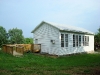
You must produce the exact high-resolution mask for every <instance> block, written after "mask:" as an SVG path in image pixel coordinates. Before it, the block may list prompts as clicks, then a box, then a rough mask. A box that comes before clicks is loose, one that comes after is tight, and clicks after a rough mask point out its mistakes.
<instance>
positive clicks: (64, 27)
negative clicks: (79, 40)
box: [32, 21, 94, 34]
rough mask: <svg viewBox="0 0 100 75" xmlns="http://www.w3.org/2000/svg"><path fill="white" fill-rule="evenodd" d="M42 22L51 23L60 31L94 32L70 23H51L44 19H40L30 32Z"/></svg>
mask: <svg viewBox="0 0 100 75" xmlns="http://www.w3.org/2000/svg"><path fill="white" fill-rule="evenodd" d="M43 23H47V24H49V25H52V26H54V27H56V28H58V29H59V30H61V31H71V32H80V33H86V34H94V33H93V32H91V31H89V30H86V29H83V28H80V27H75V26H71V25H65V24H57V23H52V22H46V21H42V22H41V23H40V24H39V25H38V26H37V27H36V28H35V29H34V30H33V31H32V33H33V32H34V31H35V30H36V29H37V28H39V27H40V26H41V25H42V24H43Z"/></svg>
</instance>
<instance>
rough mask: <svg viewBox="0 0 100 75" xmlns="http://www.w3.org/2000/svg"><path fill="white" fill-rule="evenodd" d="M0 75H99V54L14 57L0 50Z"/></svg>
mask: <svg viewBox="0 0 100 75" xmlns="http://www.w3.org/2000/svg"><path fill="white" fill-rule="evenodd" d="M0 75H100V54H77V55H71V56H61V57H51V56H47V55H39V54H33V53H26V54H24V55H23V56H21V57H15V56H12V55H10V54H6V53H4V52H2V50H0Z"/></svg>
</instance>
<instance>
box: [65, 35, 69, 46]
mask: <svg viewBox="0 0 100 75" xmlns="http://www.w3.org/2000/svg"><path fill="white" fill-rule="evenodd" d="M65 46H66V47H68V34H65Z"/></svg>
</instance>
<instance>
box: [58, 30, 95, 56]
mask: <svg viewBox="0 0 100 75" xmlns="http://www.w3.org/2000/svg"><path fill="white" fill-rule="evenodd" d="M61 33H63V34H68V47H61V48H60V51H59V54H58V55H67V54H73V53H81V52H93V51H94V36H93V35H84V34H79V33H78V34H76V33H68V32H61ZM61 33H60V34H61ZM73 34H75V35H81V36H89V46H83V39H82V38H81V40H82V42H81V46H78V47H73ZM60 40H61V39H60ZM60 43H61V41H60Z"/></svg>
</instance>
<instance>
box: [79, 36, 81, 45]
mask: <svg viewBox="0 0 100 75" xmlns="http://www.w3.org/2000/svg"><path fill="white" fill-rule="evenodd" d="M79 46H81V35H79Z"/></svg>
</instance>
